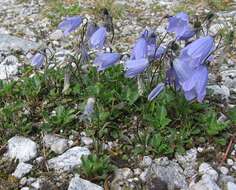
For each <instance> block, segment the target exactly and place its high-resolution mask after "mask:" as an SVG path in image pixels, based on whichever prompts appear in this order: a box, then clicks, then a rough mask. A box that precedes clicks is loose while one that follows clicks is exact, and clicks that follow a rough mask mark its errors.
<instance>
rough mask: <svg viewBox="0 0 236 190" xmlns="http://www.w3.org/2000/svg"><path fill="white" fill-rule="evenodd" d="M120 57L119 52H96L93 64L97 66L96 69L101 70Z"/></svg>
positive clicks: (111, 64)
mask: <svg viewBox="0 0 236 190" xmlns="http://www.w3.org/2000/svg"><path fill="white" fill-rule="evenodd" d="M120 58H121V55H120V54H119V53H98V54H97V57H96V58H95V60H94V65H95V66H97V70H98V71H103V70H105V69H107V68H109V67H111V66H113V65H114V64H115V63H116V62H118V61H119V60H120Z"/></svg>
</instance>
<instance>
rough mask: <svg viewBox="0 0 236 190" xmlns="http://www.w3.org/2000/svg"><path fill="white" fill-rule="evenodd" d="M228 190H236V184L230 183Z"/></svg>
mask: <svg viewBox="0 0 236 190" xmlns="http://www.w3.org/2000/svg"><path fill="white" fill-rule="evenodd" d="M226 190H236V184H235V183H232V182H228V183H227V189H226Z"/></svg>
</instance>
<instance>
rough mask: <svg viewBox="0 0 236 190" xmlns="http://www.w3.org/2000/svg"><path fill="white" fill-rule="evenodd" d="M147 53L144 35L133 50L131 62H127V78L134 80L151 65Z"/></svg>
mask: <svg viewBox="0 0 236 190" xmlns="http://www.w3.org/2000/svg"><path fill="white" fill-rule="evenodd" d="M147 53H148V49H147V40H146V38H145V35H142V36H141V37H140V38H139V39H138V40H137V41H136V43H135V45H134V47H133V49H132V53H131V57H130V60H128V61H126V62H125V70H126V73H125V77H127V78H133V77H135V76H137V75H138V74H140V73H142V72H144V71H145V69H146V68H147V67H148V65H149V62H148V57H147Z"/></svg>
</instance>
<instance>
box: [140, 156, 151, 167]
mask: <svg viewBox="0 0 236 190" xmlns="http://www.w3.org/2000/svg"><path fill="white" fill-rule="evenodd" d="M151 164H152V158H151V157H150V156H144V157H143V160H142V162H141V163H140V166H141V167H148V166H150V165H151Z"/></svg>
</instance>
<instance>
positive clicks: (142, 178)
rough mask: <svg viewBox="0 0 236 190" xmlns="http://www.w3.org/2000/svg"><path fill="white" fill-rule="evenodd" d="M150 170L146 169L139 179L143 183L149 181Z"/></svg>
mask: <svg viewBox="0 0 236 190" xmlns="http://www.w3.org/2000/svg"><path fill="white" fill-rule="evenodd" d="M148 172H149V170H148V168H146V169H145V170H144V171H143V172H142V173H141V174H140V176H139V178H140V179H141V180H142V181H143V182H146V181H147V178H148Z"/></svg>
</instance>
